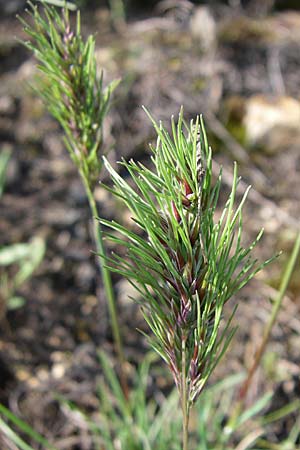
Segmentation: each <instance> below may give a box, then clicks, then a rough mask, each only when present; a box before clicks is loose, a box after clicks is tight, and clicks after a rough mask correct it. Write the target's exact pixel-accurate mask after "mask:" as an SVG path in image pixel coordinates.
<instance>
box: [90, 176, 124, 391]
mask: <svg viewBox="0 0 300 450" xmlns="http://www.w3.org/2000/svg"><path fill="white" fill-rule="evenodd" d="M82 178H83V182H84V186H85V190H86V194H87V198H88V202H89V205H90V210H91V213H92V216H93V231H94V239H95V245H96V249H97V253H98V257H99V266H100V270H101V274H102V280H103V286H104V291H105V295H106V298H107V303H108V309H109V315H110V322H111V328H112V333H113V338H114V344H115V349H116V353H117V357H118V360H119V374H120V382H121V386H122V389H123V392H124V395H125V397H126V399H128V396H129V388H128V383H127V377H126V374H125V356H124V350H123V344H122V339H121V334H120V325H119V322H118V318H117V310H116V298H115V293H114V290H113V285H112V280H111V274H110V271H109V269H108V268H107V267H106V266H105V248H104V245H103V234H102V229H101V225H100V222H99V220H98V217H99V213H98V208H97V204H96V201H95V197H94V195H93V192H92V190H91V187H90V185H89V182H88V180H86V178H85V177H84V176H83V175H82Z"/></svg>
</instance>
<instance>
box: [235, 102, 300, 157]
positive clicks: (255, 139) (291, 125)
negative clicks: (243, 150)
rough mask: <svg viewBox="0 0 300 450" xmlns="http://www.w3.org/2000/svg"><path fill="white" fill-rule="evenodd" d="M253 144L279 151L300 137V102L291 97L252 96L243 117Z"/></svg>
mask: <svg viewBox="0 0 300 450" xmlns="http://www.w3.org/2000/svg"><path fill="white" fill-rule="evenodd" d="M243 123H244V126H245V130H246V137H247V140H248V142H249V144H250V145H252V146H262V147H264V148H265V149H266V151H267V152H268V151H270V152H271V153H276V152H277V151H279V150H280V149H282V148H283V147H287V146H290V145H293V142H295V140H296V141H297V142H298V139H299V138H300V102H299V101H298V100H296V99H294V98H292V97H287V96H282V97H273V98H269V97H266V96H263V95H255V96H253V97H251V98H250V99H249V100H248V101H247V102H246V105H245V116H244V120H243Z"/></svg>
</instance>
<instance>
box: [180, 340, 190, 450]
mask: <svg viewBox="0 0 300 450" xmlns="http://www.w3.org/2000/svg"><path fill="white" fill-rule="evenodd" d="M181 348H182V353H181V358H182V367H181V408H182V450H188V439H189V404H188V398H187V397H188V396H187V391H188V386H187V380H186V337H185V336H183V337H182V347H181Z"/></svg>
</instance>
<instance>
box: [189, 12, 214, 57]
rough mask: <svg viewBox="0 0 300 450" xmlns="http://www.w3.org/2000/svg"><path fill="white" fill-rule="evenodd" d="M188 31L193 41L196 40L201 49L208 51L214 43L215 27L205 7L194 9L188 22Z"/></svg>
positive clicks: (212, 18) (211, 16)
mask: <svg viewBox="0 0 300 450" xmlns="http://www.w3.org/2000/svg"><path fill="white" fill-rule="evenodd" d="M190 30H191V33H192V36H193V38H194V39H196V40H198V41H199V43H200V45H201V47H202V49H203V50H205V51H208V50H210V49H211V48H213V47H214V45H215V43H216V36H217V26H216V21H215V19H214V17H213V15H212V14H211V12H210V9H209V8H208V7H207V6H199V7H197V8H195V12H194V14H193V15H192V17H191V20H190Z"/></svg>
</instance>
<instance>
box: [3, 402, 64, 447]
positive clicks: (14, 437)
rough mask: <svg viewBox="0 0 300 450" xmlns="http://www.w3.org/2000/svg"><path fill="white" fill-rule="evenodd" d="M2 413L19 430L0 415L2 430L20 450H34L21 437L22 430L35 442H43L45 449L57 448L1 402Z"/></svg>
mask: <svg viewBox="0 0 300 450" xmlns="http://www.w3.org/2000/svg"><path fill="white" fill-rule="evenodd" d="M0 414H1V416H2V417H4V418H6V419H7V421H9V422H11V423H12V424H13V425H14V426H15V427H16V428H17V429H18V432H15V431H14V430H13V428H12V427H11V426H10V425H9V424H8V423H7V422H5V421H4V419H3V418H2V417H1V416H0V430H1V432H2V433H3V435H4V436H6V437H7V438H8V439H9V440H10V441H11V442H13V443H14V444H15V445H17V446H18V447H17V448H19V449H20V450H34V448H33V447H31V445H29V444H27V443H26V442H25V440H24V439H25V438H24V439H23V438H21V437H20V435H19V433H20V432H22V433H23V434H24V435H27V436H28V437H29V438H31V439H32V440H33V441H34V442H36V443H38V444H41V445H42V446H43V448H44V449H45V450H56V449H55V447H53V445H51V444H50V443H49V442H48V441H47V439H45V438H44V437H43V436H41V435H40V434H39V433H37V432H36V431H35V430H34V429H33V428H31V426H30V425H28V424H27V423H26V422H24V421H23V420H21V419H20V418H18V417H17V416H15V415H14V414H13V413H12V412H11V411H10V410H9V409H7V408H6V407H5V406H4V405H1V404H0Z"/></svg>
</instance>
